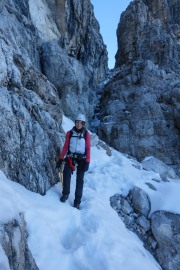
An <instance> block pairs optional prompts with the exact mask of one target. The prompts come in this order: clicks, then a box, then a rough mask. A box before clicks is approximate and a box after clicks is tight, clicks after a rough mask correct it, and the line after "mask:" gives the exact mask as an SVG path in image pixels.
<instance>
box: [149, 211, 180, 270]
mask: <svg viewBox="0 0 180 270" xmlns="http://www.w3.org/2000/svg"><path fill="white" fill-rule="evenodd" d="M151 223H152V225H151V228H152V232H153V235H154V237H155V239H156V240H157V242H158V250H157V257H158V260H159V261H160V263H161V265H162V267H163V269H165V270H178V269H179V266H180V215H178V214H173V213H169V212H165V211H158V212H155V213H154V214H153V215H152V217H151Z"/></svg>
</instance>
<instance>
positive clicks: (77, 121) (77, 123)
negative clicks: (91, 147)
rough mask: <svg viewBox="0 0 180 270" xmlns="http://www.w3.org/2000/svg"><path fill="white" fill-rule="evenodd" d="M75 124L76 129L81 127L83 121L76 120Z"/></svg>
mask: <svg viewBox="0 0 180 270" xmlns="http://www.w3.org/2000/svg"><path fill="white" fill-rule="evenodd" d="M75 125H76V128H77V129H81V128H82V127H83V123H82V121H80V120H76V122H75Z"/></svg>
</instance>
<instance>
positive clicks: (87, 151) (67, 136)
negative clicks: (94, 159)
mask: <svg viewBox="0 0 180 270" xmlns="http://www.w3.org/2000/svg"><path fill="white" fill-rule="evenodd" d="M69 141H70V131H68V132H67V133H66V140H65V143H64V146H63V149H62V152H61V155H60V159H63V158H64V157H65V155H66V153H67V152H68V149H69ZM90 146H91V144H90V134H89V132H88V131H87V132H86V146H85V147H86V162H90Z"/></svg>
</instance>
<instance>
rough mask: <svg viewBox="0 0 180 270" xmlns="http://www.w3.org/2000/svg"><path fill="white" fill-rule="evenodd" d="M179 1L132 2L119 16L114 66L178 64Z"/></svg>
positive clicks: (140, 0) (179, 36)
mask: <svg viewBox="0 0 180 270" xmlns="http://www.w3.org/2000/svg"><path fill="white" fill-rule="evenodd" d="M179 14H180V2H179V1H178V0H172V1H170V0H169V1H166V0H160V1H156V0H152V1H149V0H138V1H137V0H135V1H133V2H132V3H131V4H130V6H129V7H128V8H127V10H126V11H125V12H124V13H123V14H122V16H121V20H120V22H119V25H118V29H117V38H118V51H117V54H116V67H119V66H120V65H122V64H131V63H133V62H134V61H137V60H151V61H153V62H154V64H158V65H170V66H172V65H175V66H178V65H179V58H180V48H179V41H180V28H179V24H180V16H179Z"/></svg>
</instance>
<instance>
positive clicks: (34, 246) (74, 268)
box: [0, 117, 180, 270]
mask: <svg viewBox="0 0 180 270" xmlns="http://www.w3.org/2000/svg"><path fill="white" fill-rule="evenodd" d="M72 126H73V122H72V121H70V120H69V119H67V118H66V117H64V118H63V128H64V130H65V131H67V130H69V129H70V128H71V127H72ZM132 164H133V160H131V159H128V158H126V157H125V156H124V155H122V154H121V153H119V152H117V151H115V150H113V149H112V156H111V157H109V156H107V155H106V153H105V150H103V149H98V148H97V147H91V163H90V169H89V171H88V172H87V173H86V174H85V179H84V191H83V198H82V203H81V209H80V210H77V209H76V208H74V207H72V205H73V201H74V191H75V177H76V176H75V173H74V174H73V176H72V181H71V194H70V197H69V199H68V201H66V202H65V203H61V202H60V201H59V198H60V196H61V192H62V187H61V183H60V182H59V183H58V184H56V185H55V186H54V187H52V188H51V189H49V190H48V192H47V194H46V195H45V196H41V195H39V194H36V193H33V192H31V191H29V190H27V189H26V188H24V187H23V186H21V185H20V184H18V183H15V182H13V181H10V180H8V179H7V178H6V176H5V175H4V174H3V173H2V172H0V186H1V189H0V205H1V208H0V223H1V224H4V223H6V222H8V221H10V220H11V219H13V218H16V217H18V213H19V212H24V215H25V220H26V223H27V231H28V245H29V248H30V250H31V252H32V255H33V257H34V259H35V261H36V263H37V265H38V267H39V269H40V270H49V269H51V270H59V269H62V270H94V269H96V270H115V269H123V270H139V269H143V270H156V269H161V268H160V266H159V265H158V263H157V262H156V261H155V259H154V258H153V257H152V256H151V254H150V253H149V252H148V251H146V250H145V249H144V247H143V244H142V242H141V241H140V240H139V238H138V237H137V236H136V235H135V234H133V233H132V232H130V231H129V230H127V229H126V227H125V225H124V224H123V222H122V221H121V219H120V218H119V216H118V215H117V213H116V212H115V211H114V210H113V209H112V208H111V206H110V201H109V199H110V196H112V195H114V194H115V193H119V194H123V195H127V193H128V191H129V190H130V189H131V188H132V187H133V186H138V187H140V188H142V189H144V190H145V191H146V192H147V193H148V194H149V197H150V200H151V204H152V211H151V212H154V211H156V210H167V211H170V212H173V213H178V214H180V196H179V192H178V190H179V188H180V181H179V180H176V181H175V180H170V179H169V182H162V181H160V182H156V181H154V180H153V179H156V180H160V177H159V175H158V174H157V173H153V172H147V171H144V170H138V169H136V168H135V167H134V166H132ZM145 183H151V184H153V185H154V186H155V187H156V189H157V191H154V190H152V189H150V188H149V187H148V186H147V185H146V184H145ZM0 262H4V264H5V265H6V269H9V266H8V261H7V259H6V256H5V254H4V251H3V250H2V247H1V246H0ZM0 265H1V264H0Z"/></svg>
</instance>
